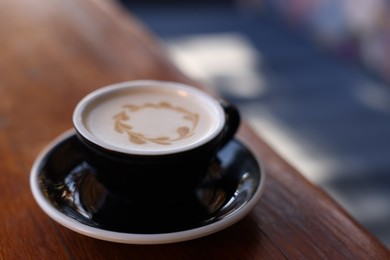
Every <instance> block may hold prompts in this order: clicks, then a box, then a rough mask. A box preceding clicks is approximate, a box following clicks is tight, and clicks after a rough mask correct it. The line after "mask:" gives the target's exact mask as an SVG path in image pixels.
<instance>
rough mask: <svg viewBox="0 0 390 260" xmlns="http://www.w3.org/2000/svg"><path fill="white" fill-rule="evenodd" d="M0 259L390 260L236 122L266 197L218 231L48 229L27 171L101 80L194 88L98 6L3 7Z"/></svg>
mask: <svg viewBox="0 0 390 260" xmlns="http://www.w3.org/2000/svg"><path fill="white" fill-rule="evenodd" d="M0 17H1V23H0V128H1V131H0V156H1V163H0V172H1V174H0V205H1V207H0V259H66V258H71V259H106V258H108V259H121V258H123V259H161V258H167V259H188V258H189V259H192V258H193V259H284V258H292V259H319V258H327V259H346V258H349V259H385V258H387V259H389V258H390V253H389V251H388V250H387V249H386V248H385V247H384V246H383V245H382V244H381V243H380V242H379V241H378V240H377V239H376V238H374V237H373V236H372V235H371V234H369V233H368V232H367V231H366V230H365V229H364V228H362V227H361V226H360V225H359V224H358V223H357V222H356V221H355V220H354V219H352V218H351V216H350V215H348V214H347V213H346V212H345V211H344V210H343V209H342V208H341V207H340V206H339V205H338V204H336V203H335V202H334V200H332V199H331V198H330V197H329V196H328V195H327V194H326V193H324V192H323V191H322V190H321V189H319V188H318V187H316V186H314V185H312V184H311V183H309V182H308V181H306V180H305V179H304V178H302V176H301V175H300V174H299V173H298V172H297V171H296V170H295V169H294V168H292V167H291V166H290V165H289V164H287V163H286V162H285V161H284V160H283V159H282V158H281V157H280V156H279V155H278V154H276V153H275V152H274V151H273V150H272V148H270V147H269V146H267V144H266V143H265V142H264V141H263V140H262V139H261V137H258V136H257V135H255V134H254V132H253V131H252V130H251V129H250V128H249V127H248V126H247V125H246V124H243V125H242V127H241V129H240V132H239V135H240V137H241V138H242V139H243V140H246V142H247V143H248V144H250V146H251V147H250V148H251V149H252V150H253V151H254V152H255V153H257V154H258V155H259V156H260V157H261V158H263V160H264V162H265V166H266V171H267V173H268V178H267V181H266V187H265V191H264V194H263V197H262V199H261V200H260V202H259V203H258V205H257V206H256V207H255V209H254V210H253V211H252V212H251V213H250V214H249V215H248V216H247V217H245V218H244V219H243V220H242V221H240V222H238V223H237V224H235V225H233V226H231V227H230V228H227V229H225V230H223V231H221V232H218V233H216V234H213V235H210V236H207V237H204V238H200V239H196V240H193V241H188V242H181V243H176V244H168V245H154V246H139V245H138V246H136V245H125V244H116V243H111V242H105V241H101V240H97V239H93V238H90V237H86V236H83V235H80V234H78V233H76V232H73V231H70V230H68V229H66V228H64V227H62V226H61V225H59V224H57V223H56V222H54V221H52V220H51V219H50V218H49V217H48V216H47V215H45V214H44V213H43V211H42V210H41V209H40V208H39V207H38V205H37V204H36V202H35V201H34V199H33V197H32V195H31V192H30V188H29V171H30V168H31V165H32V163H33V161H34V159H35V158H36V156H37V155H38V153H39V152H40V151H41V149H42V148H43V147H44V146H45V145H46V144H47V143H49V142H50V141H51V140H52V139H53V138H55V137H56V136H58V135H59V134H61V133H62V132H64V131H65V130H67V129H70V128H72V122H71V115H72V112H73V108H74V107H75V105H76V103H77V102H78V101H79V100H80V99H81V98H82V97H83V96H84V95H86V94H87V93H88V92H90V91H92V90H94V89H96V88H98V87H101V86H104V85H106V84H109V83H113V82H118V81H125V80H134V79H145V78H147V79H160V80H171V81H180V82H185V83H190V84H194V85H196V86H197V87H203V86H200V85H199V84H197V83H196V82H193V81H191V80H190V79H189V78H187V77H186V76H185V75H183V74H181V73H180V71H179V70H178V69H176V68H175V67H173V66H172V65H171V63H170V62H169V60H168V59H167V58H166V56H165V54H164V51H163V50H162V48H160V46H159V45H158V41H157V40H156V39H155V38H154V37H153V36H152V35H151V34H150V33H149V32H148V31H147V29H146V28H144V27H143V26H142V25H141V24H140V22H139V21H137V20H136V19H135V18H134V17H130V16H129V15H128V14H127V13H126V12H125V11H123V10H122V9H121V8H120V7H119V6H118V5H117V4H115V3H114V2H110V1H107V0H106V1H104V0H66V1H64V0H24V1H13V0H3V1H1V2H0Z"/></svg>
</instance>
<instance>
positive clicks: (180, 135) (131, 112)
mask: <svg viewBox="0 0 390 260" xmlns="http://www.w3.org/2000/svg"><path fill="white" fill-rule="evenodd" d="M164 111H165V114H167V115H169V116H171V117H172V116H177V115H179V117H181V119H182V120H181V121H179V120H178V121H177V122H174V124H173V125H172V126H169V128H170V132H167V133H161V134H162V135H159V136H157V137H154V136H148V135H147V134H146V133H145V131H142V129H141V130H140V131H137V130H136V126H134V124H133V122H132V117H133V116H136V114H137V113H138V114H140V113H144V114H145V115H144V116H143V117H142V118H143V120H151V119H153V123H154V124H155V125H156V126H157V125H158V123H159V122H156V121H158V120H157V119H163V120H162V122H161V123H162V124H166V123H167V121H168V120H167V118H164V117H162V115H163V114H164ZM167 112H168V113H167ZM175 114H176V115H175ZM113 120H114V129H115V131H116V132H117V133H119V134H127V136H128V138H129V142H131V143H133V144H138V145H143V144H146V143H148V142H151V143H155V144H160V145H171V144H172V143H173V142H175V141H179V140H182V139H185V138H188V137H190V136H192V135H193V134H194V131H195V130H196V127H197V126H198V122H199V115H198V114H197V113H193V112H191V111H189V110H187V109H185V108H183V107H180V106H173V105H172V104H171V103H169V102H166V101H162V102H160V103H158V104H155V103H145V104H143V105H134V104H127V105H124V106H123V110H122V111H121V112H119V113H118V114H116V115H114V116H113ZM188 123H190V125H188ZM172 132H173V133H174V135H173V136H172Z"/></svg>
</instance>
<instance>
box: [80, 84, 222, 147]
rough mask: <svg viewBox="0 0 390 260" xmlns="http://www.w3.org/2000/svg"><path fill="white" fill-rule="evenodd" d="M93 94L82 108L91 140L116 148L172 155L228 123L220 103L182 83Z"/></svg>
mask: <svg viewBox="0 0 390 260" xmlns="http://www.w3.org/2000/svg"><path fill="white" fill-rule="evenodd" d="M92 97H93V99H92V98H91V100H89V102H82V104H86V105H85V106H84V107H82V106H79V109H77V111H76V112H78V113H76V115H77V114H78V115H80V119H81V120H80V123H79V124H78V125H79V126H81V127H80V128H84V131H83V133H84V134H85V136H86V137H88V139H89V140H91V141H93V142H94V143H97V144H99V145H101V146H103V147H107V148H108V149H110V150H113V151H121V152H124V153H132V154H167V153H172V152H175V151H178V150H186V149H190V148H191V149H192V148H193V147H196V146H199V145H201V144H204V143H205V142H207V140H210V139H212V138H213V137H215V136H216V135H217V134H218V133H219V132H220V131H221V129H222V126H223V124H224V112H223V110H222V108H221V106H220V104H219V103H218V102H216V101H214V100H213V99H211V98H210V97H208V96H207V95H205V94H202V93H200V92H199V91H197V90H193V89H190V88H185V87H181V86H173V87H171V86H169V87H168V86H153V85H151V86H147V85H146V86H145V85H143V86H130V87H129V86H125V87H118V88H112V89H102V90H99V91H98V92H97V94H96V93H95V94H94V95H92ZM86 100H87V101H88V97H87V98H86ZM78 120H79V119H78V118H77V117H76V119H75V121H76V122H77V121H78Z"/></svg>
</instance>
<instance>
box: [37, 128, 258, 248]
mask: <svg viewBox="0 0 390 260" xmlns="http://www.w3.org/2000/svg"><path fill="white" fill-rule="evenodd" d="M218 159H219V160H218V161H217V162H216V163H214V165H211V166H210V170H209V172H208V175H207V179H206V180H205V181H204V182H203V183H202V184H201V185H200V186H199V187H198V188H197V190H196V191H195V192H192V193H189V194H187V195H186V196H183V195H182V194H178V196H182V198H183V199H182V200H178V202H175V203H170V202H169V201H166V203H162V204H158V203H150V204H147V205H138V206H135V205H133V204H132V203H129V202H127V201H126V200H124V199H121V198H118V197H115V196H114V195H112V194H110V193H109V192H108V191H107V190H106V189H105V188H104V187H103V186H102V185H101V184H100V183H99V182H98V181H97V180H96V178H95V175H94V172H93V169H92V168H91V167H90V166H89V165H88V164H87V163H86V162H85V161H84V155H83V153H82V151H81V148H80V143H79V141H78V139H77V137H76V136H75V135H74V133H73V132H68V133H67V134H65V135H63V136H61V137H60V138H59V139H57V140H56V141H55V142H53V143H52V144H51V145H50V146H49V147H48V148H47V149H46V150H45V151H44V152H43V153H42V154H41V156H40V157H39V158H38V159H37V160H36V162H35V164H34V166H33V169H32V171H31V188H32V191H33V194H34V197H35V199H36V200H37V202H38V204H39V205H40V206H41V207H42V209H43V210H44V211H45V212H46V213H47V214H48V215H49V216H51V217H52V218H53V219H54V220H56V221H57V222H59V223H61V224H63V225H65V226H67V227H69V228H70V229H73V230H75V231H77V232H80V233H83V234H86V235H89V236H92V237H96V238H100V239H104V240H110V241H116V242H123V243H142V244H146V243H167V242H176V241H183V240H188V239H192V238H195V237H200V236H204V235H207V234H210V233H213V232H216V231H218V230H221V229H222V228H225V227H227V226H229V225H231V224H233V223H235V222H236V221H238V220H239V219H241V218H242V217H243V216H244V215H246V214H247V213H248V212H249V211H250V210H251V209H252V207H253V206H254V205H255V204H256V202H257V201H258V199H259V198H260V195H261V191H262V186H263V182H264V181H263V179H264V173H263V171H262V168H261V165H260V164H259V161H258V160H257V159H256V158H255V157H254V156H253V155H252V153H251V152H250V151H249V150H248V149H247V148H246V147H245V146H244V145H243V144H242V143H241V142H239V141H238V140H233V141H231V142H230V143H229V144H228V145H226V146H225V148H224V149H222V150H221V151H220V152H219V154H218ZM163 196H164V194H161V197H163ZM137 235H140V236H141V237H140V236H137ZM164 238H165V239H164Z"/></svg>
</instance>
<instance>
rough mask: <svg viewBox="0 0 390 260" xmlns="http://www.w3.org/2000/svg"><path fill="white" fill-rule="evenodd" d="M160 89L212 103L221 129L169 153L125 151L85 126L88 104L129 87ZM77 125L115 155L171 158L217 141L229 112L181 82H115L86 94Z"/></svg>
mask: <svg viewBox="0 0 390 260" xmlns="http://www.w3.org/2000/svg"><path fill="white" fill-rule="evenodd" d="M141 86H144V87H156V86H160V87H163V88H174V89H179V90H183V91H186V92H188V93H191V94H193V95H196V96H197V97H199V98H200V99H203V100H205V101H206V102H208V103H209V104H212V106H213V107H215V109H216V112H217V114H218V117H219V118H221V119H222V120H219V122H218V124H217V126H216V127H215V129H214V130H213V132H212V133H210V134H209V135H207V136H206V137H204V138H202V139H200V140H199V141H198V142H194V143H190V144H188V145H184V146H180V147H174V148H172V149H167V150H148V149H145V150H141V149H131V148H124V147H120V146H116V145H112V144H110V143H108V142H105V141H104V140H101V139H100V138H98V137H96V136H95V135H94V134H92V133H91V132H90V131H89V130H88V129H87V127H86V126H85V124H84V123H83V117H82V114H83V112H84V111H85V110H86V109H87V107H88V105H90V104H91V103H92V102H93V101H94V100H96V99H98V98H101V97H103V96H105V95H109V94H112V93H114V92H116V91H121V90H124V89H127V88H135V87H141ZM72 119H73V125H74V128H75V130H76V131H77V132H78V133H79V134H80V135H81V136H82V137H83V138H85V139H86V140H88V141H89V142H91V143H93V144H94V145H96V146H98V147H101V148H103V149H105V150H108V151H111V152H119V153H122V154H126V155H136V156H137V155H142V156H144V155H169V154H176V153H180V152H186V151H190V150H193V149H195V148H198V147H200V146H203V145H205V144H206V143H208V142H210V141H211V140H213V139H214V138H216V137H217V136H218V135H219V133H221V131H222V129H223V127H224V125H225V122H226V118H225V112H224V110H223V108H222V106H221V104H220V103H219V102H218V101H217V100H216V99H215V98H213V97H211V96H210V95H209V94H207V93H206V92H204V91H202V90H200V89H197V88H195V87H193V86H190V85H187V84H184V83H179V82H171V81H160V80H133V81H124V82H119V83H113V84H109V85H107V86H104V87H102V88H99V89H96V90H94V91H92V92H91V93H89V94H88V95H86V96H85V97H84V98H82V99H81V100H80V101H79V103H78V104H77V106H76V107H75V109H74V112H73V117H72Z"/></svg>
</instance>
